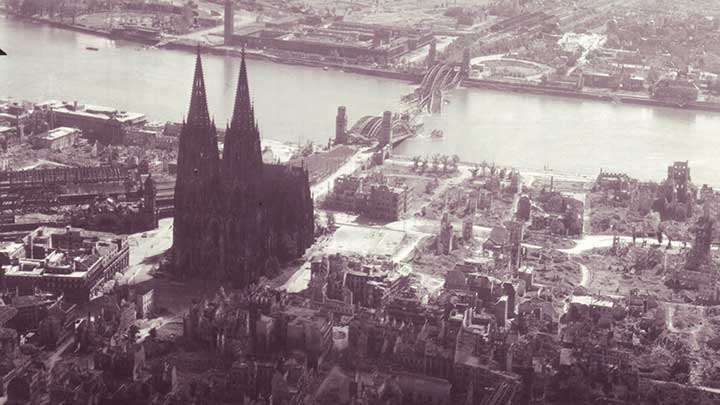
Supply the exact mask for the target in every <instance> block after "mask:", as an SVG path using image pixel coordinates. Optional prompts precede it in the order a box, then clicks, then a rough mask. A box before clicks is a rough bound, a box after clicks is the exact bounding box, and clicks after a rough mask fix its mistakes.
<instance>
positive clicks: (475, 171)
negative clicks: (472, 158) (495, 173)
mask: <svg viewBox="0 0 720 405" xmlns="http://www.w3.org/2000/svg"><path fill="white" fill-rule="evenodd" d="M479 171H480V167H479V166H478V165H477V163H476V164H475V166H474V167H473V168H472V169H470V175H471V176H472V178H473V179H474V178H476V177H477V175H478V172H479Z"/></svg>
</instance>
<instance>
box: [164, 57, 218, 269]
mask: <svg viewBox="0 0 720 405" xmlns="http://www.w3.org/2000/svg"><path fill="white" fill-rule="evenodd" d="M218 183H219V153H218V145H217V131H216V129H215V124H214V122H213V121H211V119H210V114H209V113H208V106H207V95H206V93H205V79H204V77H203V69H202V60H201V58H200V48H199V47H198V50H197V57H196V61H195V75H194V78H193V86H192V95H191V97H190V108H189V109H188V116H187V120H186V121H185V122H183V124H182V129H181V130H180V145H179V150H178V164H177V178H176V181H175V222H174V226H173V267H174V269H175V271H176V272H178V273H179V274H180V275H187V276H193V275H196V274H198V273H201V272H202V273H204V274H208V272H210V271H211V270H214V269H217V268H218V267H219V261H220V259H221V257H222V255H221V251H222V243H221V242H222V240H221V232H222V230H221V219H222V218H221V217H220V215H219V213H220V207H219V204H218V201H219V196H218V195H217V190H218V189H219V187H218Z"/></svg>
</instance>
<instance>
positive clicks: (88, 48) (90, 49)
mask: <svg viewBox="0 0 720 405" xmlns="http://www.w3.org/2000/svg"><path fill="white" fill-rule="evenodd" d="M85 49H87V50H88V51H99V50H100V49H99V48H95V47H94V46H86V47H85Z"/></svg>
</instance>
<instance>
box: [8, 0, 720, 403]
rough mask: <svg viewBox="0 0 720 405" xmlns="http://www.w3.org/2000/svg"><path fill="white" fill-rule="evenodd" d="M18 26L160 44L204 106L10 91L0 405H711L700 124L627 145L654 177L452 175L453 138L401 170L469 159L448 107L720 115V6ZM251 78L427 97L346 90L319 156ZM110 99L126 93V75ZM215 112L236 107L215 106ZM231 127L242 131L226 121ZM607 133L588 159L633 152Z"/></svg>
mask: <svg viewBox="0 0 720 405" xmlns="http://www.w3.org/2000/svg"><path fill="white" fill-rule="evenodd" d="M2 7H3V8H2V9H0V10H2V11H3V12H4V13H5V16H6V17H7V19H8V20H22V21H25V22H27V23H29V24H47V25H51V26H54V27H55V28H61V29H68V30H75V31H82V32H84V33H90V34H92V35H97V36H99V37H107V38H111V39H113V40H117V41H132V42H137V43H142V44H144V46H146V47H147V48H142V49H151V48H152V49H154V50H153V51H152V52H158V53H152V54H149V53H148V54H147V55H146V56H145V58H148V60H149V61H148V63H152V61H151V60H150V58H152V57H153V56H155V55H159V53H160V52H168V51H164V50H162V48H174V49H180V50H181V51H187V52H177V51H176V52H177V53H179V54H181V55H183V56H182V60H183V63H187V68H190V67H192V76H190V75H189V74H188V77H186V78H185V77H183V78H182V80H183V86H185V87H186V88H187V90H189V93H185V94H188V95H189V97H188V99H183V100H178V99H175V98H174V97H168V96H166V95H165V94H163V95H160V96H161V97H159V99H162V100H163V102H165V103H177V104H180V105H182V108H183V111H184V113H183V115H182V117H180V118H178V119H177V120H172V121H167V122H156V121H153V119H154V118H153V111H142V109H139V110H140V112H133V111H127V110H125V109H124V108H119V107H116V106H113V105H110V106H101V105H94V104H88V102H90V103H93V102H94V101H93V100H74V99H75V95H76V94H78V93H74V94H73V95H72V96H67V97H66V96H65V95H61V96H55V97H54V98H60V100H58V99H54V98H51V97H46V98H43V99H39V100H28V101H21V100H22V99H23V98H24V97H22V96H21V95H8V96H12V97H8V98H2V99H0V269H2V271H1V272H0V376H2V377H1V378H2V385H0V394H2V395H0V402H2V403H5V404H67V405H70V404H238V403H242V404H268V405H270V404H272V405H289V404H328V405H329V404H347V405H351V404H352V405H375V404H382V405H415V404H432V405H449V404H455V403H457V404H480V405H526V404H527V405H530V404H538V405H539V404H548V405H549V404H558V405H561V404H628V405H630V404H642V405H651V404H702V405H705V404H707V405H710V404H717V403H720V366H719V364H720V352H719V350H720V318H719V317H720V310H719V309H718V308H720V273H718V266H719V265H720V257H719V256H718V246H719V244H718V243H719V242H718V226H717V225H718V219H720V218H719V216H720V194H719V193H718V192H717V191H716V190H715V189H713V185H711V184H704V181H698V180H697V177H698V176H697V175H696V174H697V171H698V168H701V169H704V170H708V168H710V170H713V169H714V168H713V167H712V162H707V161H703V160H702V159H698V161H696V160H693V159H689V158H686V156H684V154H686V153H691V151H692V149H693V148H706V147H708V146H707V145H702V144H699V143H698V144H697V145H694V144H692V143H693V141H692V140H691V139H695V138H691V137H692V134H689V133H688V134H678V136H677V137H676V138H673V139H661V138H660V137H654V138H653V139H645V138H642V137H637V139H638V140H637V142H638V143H641V144H643V145H644V146H645V147H647V150H644V149H642V148H641V149H638V150H634V151H636V152H639V151H643V152H646V153H647V154H655V153H656V149H653V148H652V147H651V146H654V145H656V144H658V143H664V144H667V145H669V147H670V148H671V149H673V151H674V153H676V154H677V157H676V158H674V159H671V160H670V161H667V162H665V161H662V162H659V163H658V162H657V161H658V160H660V159H658V158H657V156H662V158H663V159H664V158H665V155H653V156H654V160H638V162H635V164H636V165H646V164H647V162H648V161H651V162H655V163H657V167H656V168H654V169H653V170H655V171H656V172H657V173H661V175H660V176H657V177H656V178H654V179H640V178H637V177H638V176H636V175H634V174H633V173H630V172H628V171H625V170H623V169H622V168H605V167H603V168H601V167H600V166H601V165H600V164H599V163H598V164H597V165H596V166H597V168H596V171H595V172H594V173H593V174H592V175H588V174H584V175H583V174H571V173H563V172H561V171H554V170H551V169H550V168H548V167H545V168H544V170H532V169H527V168H520V167H519V166H513V165H512V164H510V165H508V164H506V163H507V162H503V164H501V163H498V162H494V161H492V160H490V159H482V158H476V159H468V158H466V157H465V158H461V156H460V155H461V154H462V150H461V149H462V146H461V145H459V144H458V145H456V147H455V149H451V150H454V151H456V152H457V153H454V152H450V153H446V152H445V151H446V150H447V149H444V150H440V149H439V148H438V149H435V148H434V147H433V145H435V144H432V143H431V144H430V145H431V148H430V149H429V150H430V151H431V153H426V154H412V155H403V154H401V153H399V152H398V151H400V150H401V149H402V147H403V145H404V144H406V143H408V142H412V141H413V140H417V139H420V138H422V139H425V140H428V141H429V142H435V141H436V142H441V141H442V142H453V139H452V138H450V136H451V135H449V134H445V133H444V131H443V130H441V129H439V128H437V127H434V126H433V124H432V123H433V120H434V119H435V118H436V117H438V116H442V115H443V114H446V113H447V106H448V104H449V103H455V100H456V98H452V97H451V96H450V95H451V94H452V93H453V92H454V91H455V90H456V89H457V88H458V87H465V88H471V89H475V90H473V91H477V92H481V93H483V94H486V93H487V94H489V93H490V92H489V91H487V90H488V89H490V90H492V91H495V92H497V91H499V92H500V93H501V94H503V93H505V92H518V93H521V94H524V93H536V94H542V95H546V96H552V97H563V98H570V97H572V98H576V99H587V100H595V101H601V102H607V103H608V104H603V105H608V106H610V104H609V103H613V104H615V105H617V108H631V107H628V106H621V104H636V105H638V104H639V105H644V106H648V107H647V108H653V109H652V110H648V111H651V112H652V114H658V115H661V114H673V113H677V112H678V111H680V110H685V111H691V114H698V115H692V116H691V117H693V119H694V120H697V121H708V122H710V123H711V124H712V122H713V121H712V117H713V116H714V113H715V112H717V111H719V110H720V107H719V106H720V104H719V103H718V100H717V94H716V93H717V90H718V80H717V74H718V73H720V68H718V66H720V65H718V66H716V65H717V63H716V62H717V61H716V60H715V59H717V56H718V55H720V53H718V54H717V55H716V53H715V52H716V49H715V48H716V46H715V45H714V44H715V43H716V42H717V41H715V40H716V39H717V37H718V35H720V25H719V24H718V21H720V20H718V18H720V5H718V4H715V3H714V2H710V1H696V2H689V1H684V0H680V1H675V2H672V3H671V2H669V1H665V0H658V1H653V2H648V1H645V0H633V1H630V2H618V1H613V0H583V1H579V2H569V1H564V0H551V1H542V2H541V1H536V0H497V1H487V2H486V1H481V2H474V3H472V2H465V1H462V0H461V1H459V2H453V3H447V2H437V1H433V0H428V1H423V2H408V1H397V2H379V1H376V2H347V3H344V2H328V1H325V0H313V1H311V2H306V3H293V2H286V1H281V0H255V1H251V2H233V1H230V0H225V1H216V2H211V1H192V2H186V3H182V4H181V3H175V2H158V1H149V2H148V1H146V2H115V1H112V0H111V1H86V2H55V1H41V0H7V1H6V2H5V3H4V4H3V6H2ZM33 26H34V25H33ZM0 28H2V21H0ZM50 32H54V31H50ZM82 46H83V47H84V48H81V52H83V55H87V56H88V58H95V57H97V58H103V57H104V55H103V54H104V53H106V52H105V49H102V48H100V47H94V46H90V45H88V46H87V47H85V45H84V44H82ZM190 52H192V54H191V53H190ZM212 55H224V56H225V58H227V59H226V60H234V59H231V58H237V60H238V61H239V65H233V66H234V67H232V69H233V73H232V75H231V77H232V79H231V80H228V77H230V76H228V75H227V74H226V75H224V76H223V77H224V78H223V80H225V81H231V83H224V84H227V85H228V86H231V87H232V89H233V90H232V91H231V92H227V93H222V94H221V95H218V94H216V93H220V89H218V88H217V86H210V85H208V84H207V83H206V80H208V77H209V76H210V74H209V73H208V70H206V67H207V61H208V59H209V58H211V57H212ZM7 58H13V55H12V52H10V55H9V56H8V57H7ZM257 58H262V59H266V60H269V61H273V62H279V63H285V64H301V65H308V66H311V67H315V68H317V69H315V70H314V71H316V72H317V73H318V74H322V72H323V70H330V69H333V70H343V71H345V72H347V73H351V74H367V75H373V76H378V77H383V78H387V79H391V80H402V81H405V82H409V83H412V86H411V87H412V90H410V91H409V92H408V93H407V94H403V95H402V97H401V99H399V100H393V101H394V102H395V103H394V104H393V105H394V106H395V107H392V108H388V107H387V106H386V105H384V106H382V107H380V106H379V107H378V108H377V112H376V113H374V114H358V113H356V111H357V110H361V108H360V107H358V105H357V103H355V101H356V100H355V99H356V97H358V95H357V94H354V93H353V92H343V93H342V97H343V100H344V101H343V103H342V105H334V106H333V107H332V110H331V111H328V112H326V113H324V116H326V117H327V119H326V127H327V128H329V129H330V131H329V132H328V133H330V132H331V133H332V134H331V136H330V137H329V139H327V142H326V143H325V142H321V143H313V142H306V143H301V142H298V143H292V142H285V143H283V142H278V141H273V139H274V138H273V134H272V133H269V131H267V130H265V129H263V128H265V126H264V124H265V123H266V121H267V118H266V117H268V116H269V117H273V115H263V114H261V111H260V110H259V109H260V108H261V107H260V106H259V105H258V104H257V103H255V96H256V94H255V93H254V92H255V91H257V90H255V89H257V88H258V87H260V86H258V84H259V83H258V82H259V80H258V79H257V78H256V75H255V72H257V71H250V72H249V69H248V65H249V64H250V63H251V61H252V60H253V59H257ZM93 60H97V59H93ZM0 63H3V61H2V60H0ZM108 63H111V62H109V61H108ZM228 66H230V64H228ZM177 69H178V71H180V68H179V67H178V68H177ZM182 69H183V70H182V71H188V72H189V70H186V69H185V67H183V68H182ZM235 69H237V70H235ZM53 73H54V72H53ZM175 74H176V72H173V71H170V72H166V75H167V76H172V75H175ZM48 75H50V72H48ZM12 76H13V80H14V79H16V78H17V79H18V80H24V79H25V77H26V74H25V72H21V71H18V72H13V75H12ZM151 77H152V78H153V80H158V81H164V80H166V79H167V77H158V78H155V76H151ZM355 77H357V76H355ZM118 79H121V78H118ZM208 82H209V80H208ZM117 87H119V88H120V92H123V91H126V90H125V89H124V87H123V86H122V85H121V84H120V80H118V83H114V82H112V80H110V81H108V82H107V89H111V88H112V89H113V90H115V88H117ZM166 87H168V90H167V91H168V94H170V93H169V92H170V89H169V86H166ZM173 90H174V89H173ZM173 94H176V93H173ZM132 96H133V98H142V97H145V96H148V94H132ZM213 97H215V98H213ZM217 97H222V98H223V103H222V104H223V105H222V106H218V105H217V104H216V103H209V99H211V98H213V99H215V100H216V99H218V98H217ZM272 97H274V98H275V99H278V100H279V99H281V98H283V97H287V95H286V94H283V93H282V92H278V93H277V94H273V95H272ZM64 98H67V99H69V100H72V101H68V100H62V99H64ZM398 98H400V97H398ZM333 100H335V99H333ZM293 101H294V102H297V105H298V109H302V108H305V107H307V106H308V105H309V106H311V108H313V107H314V106H315V104H314V103H317V100H315V99H313V97H304V98H303V99H301V100H293ZM102 104H105V103H104V102H103V103H102ZM333 104H334V101H333ZM228 106H231V107H230V108H225V107H228ZM668 107H669V108H668ZM612 108H614V107H612ZM671 108H672V109H673V110H671ZM131 109H132V110H135V108H131ZM221 109H225V110H227V111H231V114H230V115H229V118H228V120H227V122H220V120H218V122H216V118H215V117H216V111H217V110H221ZM323 111H325V110H323ZM698 111H703V112H702V113H700V112H698ZM271 113H272V114H274V115H275V116H278V115H282V114H287V113H288V112H287V111H283V110H282V109H280V108H277V109H275V110H273V111H271ZM500 113H503V114H505V113H507V114H510V115H513V114H515V115H514V116H515V118H514V119H516V120H520V121H522V122H523V125H527V126H530V125H545V122H544V121H537V120H536V121H533V120H531V119H528V117H523V116H520V114H516V112H515V111H501V112H500ZM472 114H477V115H478V116H480V115H487V114H488V112H487V111H471V114H470V115H466V116H468V117H469V116H472ZM490 114H492V112H490ZM701 114H702V115H701ZM351 116H352V117H354V118H353V119H352V120H351V119H350V117H351ZM608 117H613V116H600V117H594V118H595V119H596V120H599V121H603V120H609V119H612V118H608ZM564 118H565V117H562V116H557V117H552V119H553V120H557V121H563V119H564ZM270 120H272V118H271V119H270ZM428 123H430V124H428ZM624 123H625V122H624V121H623V124H624ZM296 125H302V122H297V123H296ZM628 125H630V124H628ZM683 128H689V129H688V131H690V130H693V128H694V127H693V126H688V127H683ZM574 130H575V131H582V130H583V128H576V129H574ZM633 130H634V129H633V128H627V133H623V134H619V135H618V134H615V136H624V137H630V136H632V135H633V134H634V132H633ZM548 132H550V129H548ZM593 134H594V133H593ZM483 135H484V134H477V135H476V136H477V138H476V139H477V142H478V143H481V144H483V145H485V146H484V147H489V146H488V145H487V142H488V141H487V139H486V138H484V137H483ZM606 135H607V134H606V133H602V134H600V133H598V134H594V136H597V137H599V138H602V137H605V136H606ZM516 136H517V134H514V133H512V131H511V130H510V129H507V132H506V133H504V134H503V137H502V142H504V143H506V144H507V145H506V147H508V148H510V149H512V150H515V149H517V151H520V149H531V150H533V151H534V153H537V154H538V155H543V154H545V153H548V149H549V148H547V147H545V145H544V142H545V141H544V140H543V139H539V140H538V141H537V143H535V144H532V145H531V144H526V143H524V142H521V141H519V140H518V139H520V138H517V137H516ZM494 139H497V138H494ZM602 139H605V138H602ZM613 139H616V138H610V137H607V141H606V142H607V143H608V144H610V145H607V148H606V149H603V150H595V149H593V148H592V147H588V148H587V153H586V156H585V157H584V159H586V160H587V161H589V162H591V163H593V167H594V166H595V165H594V162H595V161H596V160H598V161H600V160H601V158H602V157H603V155H606V154H612V153H617V154H618V155H619V156H626V151H624V150H622V151H621V150H620V149H621V148H619V147H618V148H613V145H612V143H613ZM574 141H575V140H572V139H567V140H566V143H567V144H568V145H569V144H571V143H572V142H574ZM688 144H692V145H690V146H688ZM513 148H515V149H513ZM463 156H467V154H463ZM693 156H695V155H693Z"/></svg>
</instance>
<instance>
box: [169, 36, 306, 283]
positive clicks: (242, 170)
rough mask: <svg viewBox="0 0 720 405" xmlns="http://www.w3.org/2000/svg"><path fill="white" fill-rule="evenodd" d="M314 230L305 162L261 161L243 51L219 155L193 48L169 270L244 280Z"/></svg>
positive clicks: (284, 257) (296, 253)
mask: <svg viewBox="0 0 720 405" xmlns="http://www.w3.org/2000/svg"><path fill="white" fill-rule="evenodd" d="M313 233H314V208H313V201H312V196H311V195H310V185H309V180H308V172H307V169H306V168H305V167H297V166H292V165H284V164H266V163H263V161H262V152H261V148H260V131H259V129H258V124H257V121H256V120H255V113H254V111H253V104H252V101H251V99H250V90H249V86H248V77H247V68H246V64H245V54H244V52H243V56H242V62H241V64H240V74H239V79H238V83H237V92H236V95H235V106H234V110H233V114H232V118H231V121H230V124H229V126H228V127H227V129H226V131H225V140H224V148H223V152H222V158H221V157H220V152H219V149H218V135H217V130H216V127H215V123H214V121H213V120H211V119H210V114H209V112H208V106H207V96H206V93H205V83H204V78H203V69H202V60H201V57H200V50H199V49H198V54H197V59H196V64H195V76H194V79H193V85H192V95H191V98H190V108H189V111H188V115H187V117H186V119H185V120H184V122H183V124H182V130H181V132H180V147H179V151H178V159H177V180H176V182H175V222H174V227H173V247H172V253H171V267H172V272H173V273H174V274H176V275H177V276H178V277H182V278H207V279H210V278H212V279H219V280H225V281H230V282H232V285H233V286H235V287H244V286H247V285H249V284H251V283H253V282H254V281H256V280H257V279H258V278H259V277H261V276H263V275H272V274H273V272H274V271H276V270H277V267H278V266H279V264H280V263H283V262H288V261H290V260H293V259H296V258H298V257H300V256H302V254H303V253H304V252H305V250H306V249H307V248H308V247H309V246H310V245H311V244H312V242H313Z"/></svg>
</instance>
